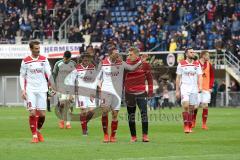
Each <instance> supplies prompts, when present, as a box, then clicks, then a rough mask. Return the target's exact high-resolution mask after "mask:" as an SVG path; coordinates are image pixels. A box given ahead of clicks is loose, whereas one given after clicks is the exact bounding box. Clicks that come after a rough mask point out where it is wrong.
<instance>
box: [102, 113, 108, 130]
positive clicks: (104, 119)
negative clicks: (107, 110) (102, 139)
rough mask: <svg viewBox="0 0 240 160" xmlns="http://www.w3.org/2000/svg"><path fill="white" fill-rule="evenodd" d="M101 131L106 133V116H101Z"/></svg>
mask: <svg viewBox="0 0 240 160" xmlns="http://www.w3.org/2000/svg"><path fill="white" fill-rule="evenodd" d="M102 128H103V133H104V134H108V116H102Z"/></svg>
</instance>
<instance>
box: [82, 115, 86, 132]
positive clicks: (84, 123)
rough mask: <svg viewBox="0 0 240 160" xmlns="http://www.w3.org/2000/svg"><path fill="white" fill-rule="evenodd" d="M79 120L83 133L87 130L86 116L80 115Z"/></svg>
mask: <svg viewBox="0 0 240 160" xmlns="http://www.w3.org/2000/svg"><path fill="white" fill-rule="evenodd" d="M80 121H81V126H82V131H83V133H85V132H86V131H87V117H86V116H82V115H80Z"/></svg>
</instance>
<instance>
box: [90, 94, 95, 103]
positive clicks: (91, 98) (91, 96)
mask: <svg viewBox="0 0 240 160" xmlns="http://www.w3.org/2000/svg"><path fill="white" fill-rule="evenodd" d="M94 99H95V96H94V95H93V94H90V101H91V102H93V101H94Z"/></svg>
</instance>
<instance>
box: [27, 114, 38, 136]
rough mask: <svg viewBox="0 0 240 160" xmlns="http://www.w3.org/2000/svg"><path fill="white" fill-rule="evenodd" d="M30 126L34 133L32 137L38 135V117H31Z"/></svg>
mask: <svg viewBox="0 0 240 160" xmlns="http://www.w3.org/2000/svg"><path fill="white" fill-rule="evenodd" d="M29 126H30V129H31V132H32V135H36V134H37V117H36V116H29Z"/></svg>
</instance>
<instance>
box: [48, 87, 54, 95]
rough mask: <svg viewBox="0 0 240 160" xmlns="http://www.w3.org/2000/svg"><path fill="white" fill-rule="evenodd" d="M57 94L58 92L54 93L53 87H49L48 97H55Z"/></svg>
mask: <svg viewBox="0 0 240 160" xmlns="http://www.w3.org/2000/svg"><path fill="white" fill-rule="evenodd" d="M55 94H56V91H54V90H53V89H52V88H51V87H49V89H48V95H49V96H50V97H53V96H54V95H55Z"/></svg>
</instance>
